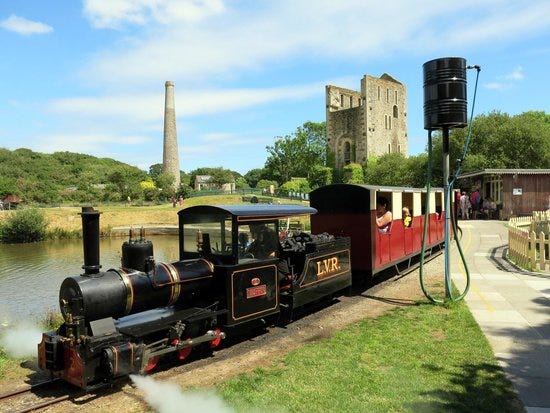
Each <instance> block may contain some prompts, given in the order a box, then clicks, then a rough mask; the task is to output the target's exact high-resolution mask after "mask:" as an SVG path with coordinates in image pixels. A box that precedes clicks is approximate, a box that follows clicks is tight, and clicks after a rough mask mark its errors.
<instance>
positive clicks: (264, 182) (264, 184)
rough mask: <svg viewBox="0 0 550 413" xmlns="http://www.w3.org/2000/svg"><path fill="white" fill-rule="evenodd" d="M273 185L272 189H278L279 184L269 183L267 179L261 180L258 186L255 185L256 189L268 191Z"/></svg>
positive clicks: (275, 182)
mask: <svg viewBox="0 0 550 413" xmlns="http://www.w3.org/2000/svg"><path fill="white" fill-rule="evenodd" d="M271 185H273V188H275V189H277V188H278V187H279V184H278V183H277V181H270V180H269V179H261V180H260V181H259V182H258V184H257V185H256V188H257V189H262V190H264V189H269V187H270V186H271Z"/></svg>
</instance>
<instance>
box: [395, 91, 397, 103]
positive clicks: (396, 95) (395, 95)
mask: <svg viewBox="0 0 550 413" xmlns="http://www.w3.org/2000/svg"><path fill="white" fill-rule="evenodd" d="M395 104H396V105H397V90H396V91H395Z"/></svg>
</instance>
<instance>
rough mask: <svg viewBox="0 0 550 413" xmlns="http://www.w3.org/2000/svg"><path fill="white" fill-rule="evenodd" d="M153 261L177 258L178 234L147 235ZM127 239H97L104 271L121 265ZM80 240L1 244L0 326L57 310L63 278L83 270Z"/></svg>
mask: <svg viewBox="0 0 550 413" xmlns="http://www.w3.org/2000/svg"><path fill="white" fill-rule="evenodd" d="M147 239H148V240H150V241H152V242H153V247H154V256H155V260H156V261H160V262H172V261H175V260H177V259H178V257H179V251H178V238H177V236H170V235H164V236H160V235H159V236H151V237H147ZM124 241H126V238H105V239H102V240H101V241H100V247H99V251H100V264H101V266H102V267H101V269H102V270H103V271H105V270H108V269H109V268H118V267H120V259H121V246H122V243H123V242H124ZM83 263H84V258H83V250H82V240H74V239H73V240H56V241H44V242H36V243H30V244H13V245H12V244H0V326H1V325H3V324H6V323H10V324H11V323H13V322H14V321H18V320H30V321H36V320H42V319H43V318H44V314H45V312H46V311H48V310H53V311H56V312H59V303H58V294H59V287H60V285H61V283H62V282H63V280H64V279H65V278H66V277H68V276H72V275H79V274H81V273H82V272H83V270H82V265H83Z"/></svg>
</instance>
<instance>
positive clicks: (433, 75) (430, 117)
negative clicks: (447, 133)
mask: <svg viewBox="0 0 550 413" xmlns="http://www.w3.org/2000/svg"><path fill="white" fill-rule="evenodd" d="M423 68H424V129H444V128H463V127H465V126H466V125H467V123H468V116H467V111H468V102H467V99H466V59H464V58H462V57H443V58H440V59H434V60H430V61H429V62H426V63H424V65H423Z"/></svg>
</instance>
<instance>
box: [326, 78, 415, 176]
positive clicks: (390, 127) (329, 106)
mask: <svg viewBox="0 0 550 413" xmlns="http://www.w3.org/2000/svg"><path fill="white" fill-rule="evenodd" d="M326 127H327V143H328V146H329V148H330V150H331V151H332V152H333V153H334V154H335V163H336V164H335V166H336V167H337V168H341V167H343V166H345V165H347V164H349V163H351V162H354V163H359V164H364V163H365V162H366V161H367V159H368V157H369V156H373V155H374V156H380V155H384V154H386V153H402V154H403V155H405V156H407V140H408V139H407V91H406V88H405V85H404V84H403V83H401V82H399V81H398V80H396V79H394V78H393V77H391V76H390V75H388V74H387V73H384V74H383V75H382V76H380V77H379V78H376V77H372V76H369V75H365V76H364V77H363V78H362V79H361V90H360V91H355V90H350V89H346V88H343V87H339V86H332V85H328V86H326Z"/></svg>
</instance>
